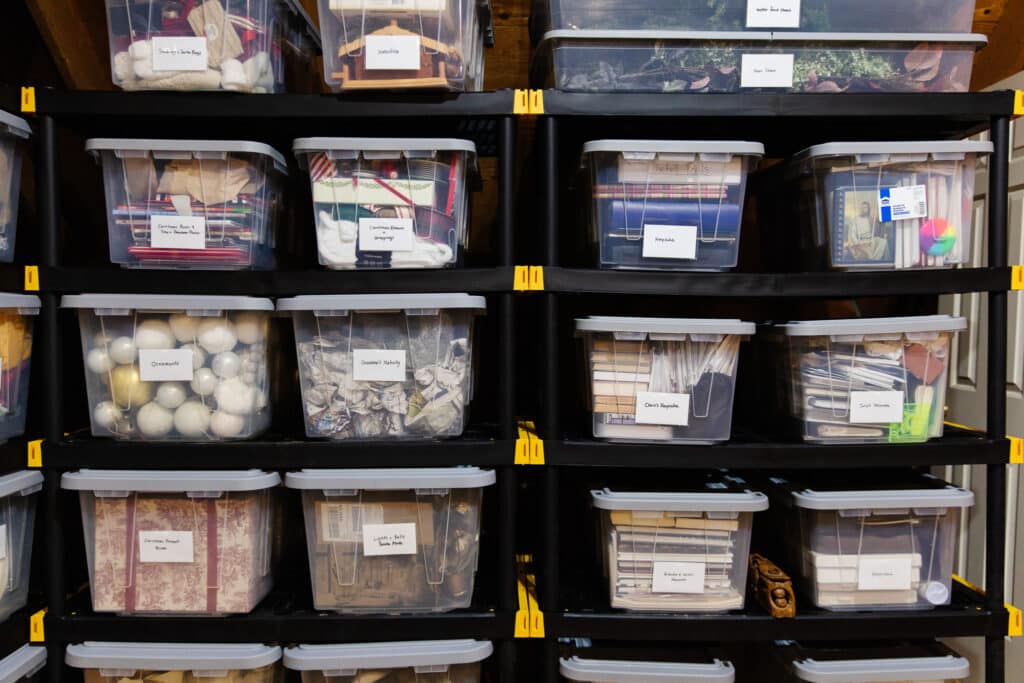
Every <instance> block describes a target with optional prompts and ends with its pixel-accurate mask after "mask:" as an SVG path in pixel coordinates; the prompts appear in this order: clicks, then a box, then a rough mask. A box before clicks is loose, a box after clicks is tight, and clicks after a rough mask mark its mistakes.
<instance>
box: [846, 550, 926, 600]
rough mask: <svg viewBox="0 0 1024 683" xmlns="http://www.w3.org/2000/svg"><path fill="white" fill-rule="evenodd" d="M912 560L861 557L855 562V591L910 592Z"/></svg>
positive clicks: (908, 558)
mask: <svg viewBox="0 0 1024 683" xmlns="http://www.w3.org/2000/svg"><path fill="white" fill-rule="evenodd" d="M912 565H913V559H912V558H911V556H910V555H907V556H906V557H891V556H890V557H871V556H870V555H864V556H861V558H860V560H859V561H858V562H857V590H862V591H905V590H910V588H911V586H912V584H911V574H912V572H913V566H912Z"/></svg>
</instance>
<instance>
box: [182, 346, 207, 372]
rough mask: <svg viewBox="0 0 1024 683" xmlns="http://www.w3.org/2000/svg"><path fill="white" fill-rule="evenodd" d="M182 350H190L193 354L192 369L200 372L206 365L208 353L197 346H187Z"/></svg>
mask: <svg viewBox="0 0 1024 683" xmlns="http://www.w3.org/2000/svg"><path fill="white" fill-rule="evenodd" d="M181 348H182V349H188V350H189V351H191V352H192V369H193V370H198V369H199V368H201V367H203V366H204V365H205V364H206V351H203V350H202V349H201V348H199V347H198V346H197V345H195V344H185V345H184V346H182V347H181Z"/></svg>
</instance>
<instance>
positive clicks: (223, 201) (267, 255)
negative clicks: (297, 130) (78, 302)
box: [85, 138, 288, 270]
mask: <svg viewBox="0 0 1024 683" xmlns="http://www.w3.org/2000/svg"><path fill="white" fill-rule="evenodd" d="M85 149H86V150H87V151H89V152H91V153H92V154H93V155H94V156H96V157H97V158H98V159H99V160H100V161H101V163H102V165H103V184H104V186H105V188H106V196H107V226H108V232H109V235H110V260H111V262H113V263H119V264H121V265H122V266H123V267H126V268H191V269H200V270H219V269H228V270H245V269H250V268H255V269H267V268H272V267H273V266H274V246H275V240H276V235H277V226H278V223H279V222H280V220H281V214H282V211H283V203H282V192H283V182H282V179H283V177H284V176H286V175H287V174H288V167H287V165H286V164H285V161H284V157H282V156H281V155H280V154H278V153H277V151H276V150H274V149H272V148H270V147H268V146H267V145H264V144H262V143H259V142H243V141H238V140H127V139H116V140H115V139H110V138H94V139H91V140H87V141H86V143H85Z"/></svg>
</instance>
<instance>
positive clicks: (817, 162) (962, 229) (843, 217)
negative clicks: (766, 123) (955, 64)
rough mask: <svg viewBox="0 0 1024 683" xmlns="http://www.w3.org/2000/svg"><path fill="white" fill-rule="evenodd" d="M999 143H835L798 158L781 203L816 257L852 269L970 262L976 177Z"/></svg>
mask: <svg viewBox="0 0 1024 683" xmlns="http://www.w3.org/2000/svg"><path fill="white" fill-rule="evenodd" d="M991 153H992V143H991V142H979V141H970V140H967V141H928V142H832V143H828V144H824V145H816V146H814V147H811V148H809V149H806V150H804V151H803V152H801V153H800V154H798V155H797V156H796V157H795V158H794V159H793V160H792V161H791V162H790V163H789V167H788V168H787V169H786V170H787V172H786V173H785V175H786V178H785V181H784V182H785V183H786V186H787V187H788V188H790V189H789V191H786V192H784V193H783V194H784V197H779V200H781V202H782V205H783V206H784V207H785V208H784V209H783V213H782V215H784V216H787V217H788V218H787V220H790V221H793V222H796V223H797V225H798V226H799V227H800V229H801V230H802V231H803V232H804V235H805V244H807V245H808V247H809V249H810V250H811V251H812V252H813V254H814V256H815V258H813V259H812V260H811V261H812V263H811V265H815V266H825V267H831V268H838V269H843V270H856V269H870V270H903V269H907V268H951V267H954V266H958V265H962V264H965V263H970V260H971V244H972V238H971V229H972V226H971V223H972V221H973V218H974V216H973V214H974V209H973V203H974V172H975V166H976V162H977V159H978V157H981V156H985V155H988V154H991Z"/></svg>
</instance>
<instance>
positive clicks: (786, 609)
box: [750, 553, 796, 619]
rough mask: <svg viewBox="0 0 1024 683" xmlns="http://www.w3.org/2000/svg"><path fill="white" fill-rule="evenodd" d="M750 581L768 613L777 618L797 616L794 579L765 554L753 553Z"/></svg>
mask: <svg viewBox="0 0 1024 683" xmlns="http://www.w3.org/2000/svg"><path fill="white" fill-rule="evenodd" d="M750 583H751V585H752V586H753V587H754V597H755V598H756V599H757V601H758V602H759V603H760V604H761V606H762V607H764V608H765V609H766V610H767V611H768V614H770V615H772V616H773V617H775V618H776V619H792V618H793V617H795V616H796V596H795V595H794V593H793V581H792V580H791V579H790V578H789V575H788V574H786V573H785V572H784V571H782V570H781V569H779V567H778V566H777V565H776V564H775V563H774V562H772V561H771V560H769V559H768V558H766V557H764V556H763V555H758V554H757V553H751V554H750Z"/></svg>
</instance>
